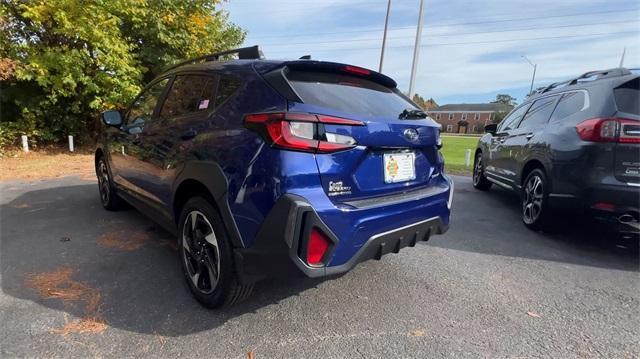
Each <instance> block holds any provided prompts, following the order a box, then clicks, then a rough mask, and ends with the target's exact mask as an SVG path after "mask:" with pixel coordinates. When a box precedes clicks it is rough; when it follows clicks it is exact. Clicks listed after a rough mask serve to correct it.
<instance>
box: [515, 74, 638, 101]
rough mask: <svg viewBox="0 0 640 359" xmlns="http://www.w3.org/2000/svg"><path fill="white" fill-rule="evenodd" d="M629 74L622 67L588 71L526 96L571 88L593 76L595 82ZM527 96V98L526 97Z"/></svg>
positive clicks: (538, 89)
mask: <svg viewBox="0 0 640 359" xmlns="http://www.w3.org/2000/svg"><path fill="white" fill-rule="evenodd" d="M629 74H631V72H630V71H629V70H628V69H626V68H624V67H618V68H613V69H608V70H599V71H589V72H585V73H584V74H582V75H580V76H578V77H576V78H573V79H570V80H566V81H561V82H554V83H552V84H551V85H549V86H545V87H540V88H537V89H535V90H533V91H532V92H531V93H530V94H529V95H528V96H532V95H538V94H542V93H545V92H549V91H551V90H553V89H556V88H559V87H564V86H572V85H576V84H578V83H579V82H580V80H583V79H587V78H590V77H593V76H597V77H596V78H595V79H594V81H595V80H600V79H604V78H610V77H620V76H625V75H629ZM528 96H527V97H528Z"/></svg>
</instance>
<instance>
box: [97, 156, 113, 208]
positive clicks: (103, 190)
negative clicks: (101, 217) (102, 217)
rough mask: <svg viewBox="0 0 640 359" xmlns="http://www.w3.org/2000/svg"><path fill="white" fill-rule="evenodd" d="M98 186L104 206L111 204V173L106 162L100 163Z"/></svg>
mask: <svg viewBox="0 0 640 359" xmlns="http://www.w3.org/2000/svg"><path fill="white" fill-rule="evenodd" d="M98 186H99V187H100V199H101V200H102V203H103V204H105V205H106V204H107V203H109V195H110V194H111V183H110V181H109V172H108V171H107V165H106V164H105V162H104V160H101V161H100V162H99V163H98Z"/></svg>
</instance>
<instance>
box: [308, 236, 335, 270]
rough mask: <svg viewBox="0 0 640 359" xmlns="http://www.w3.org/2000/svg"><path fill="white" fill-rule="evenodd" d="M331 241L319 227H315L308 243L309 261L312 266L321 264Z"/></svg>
mask: <svg viewBox="0 0 640 359" xmlns="http://www.w3.org/2000/svg"><path fill="white" fill-rule="evenodd" d="M330 245H331V241H330V240H329V238H327V236H326V235H325V234H324V233H322V231H320V230H319V229H318V228H316V227H313V228H312V229H311V234H310V235H309V242H308V245H307V263H309V265H312V266H317V265H321V264H323V263H322V259H323V258H324V256H325V254H326V253H327V250H328V249H329V246H330Z"/></svg>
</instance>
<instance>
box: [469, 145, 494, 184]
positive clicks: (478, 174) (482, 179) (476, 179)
mask: <svg viewBox="0 0 640 359" xmlns="http://www.w3.org/2000/svg"><path fill="white" fill-rule="evenodd" d="M491 185H492V183H491V182H490V181H489V180H488V179H487V177H486V176H485V175H484V163H482V152H478V153H477V154H476V157H475V159H474V160H473V187H475V188H476V189H479V190H481V191H488V190H489V189H490V188H491Z"/></svg>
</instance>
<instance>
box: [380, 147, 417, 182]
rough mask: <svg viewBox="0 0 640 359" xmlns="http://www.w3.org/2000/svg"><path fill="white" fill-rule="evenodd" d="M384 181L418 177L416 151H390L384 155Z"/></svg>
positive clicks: (401, 180) (406, 179) (403, 180)
mask: <svg viewBox="0 0 640 359" xmlns="http://www.w3.org/2000/svg"><path fill="white" fill-rule="evenodd" d="M382 171H383V175H384V183H387V184H391V183H400V182H409V181H413V180H415V179H416V153H415V152H388V153H384V154H383V155H382Z"/></svg>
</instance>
